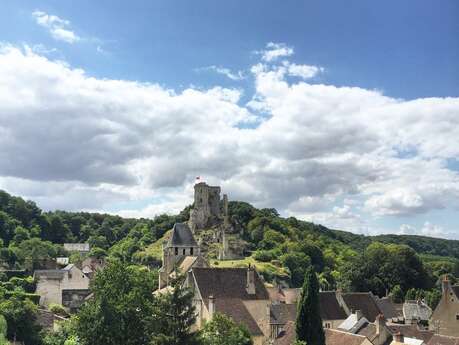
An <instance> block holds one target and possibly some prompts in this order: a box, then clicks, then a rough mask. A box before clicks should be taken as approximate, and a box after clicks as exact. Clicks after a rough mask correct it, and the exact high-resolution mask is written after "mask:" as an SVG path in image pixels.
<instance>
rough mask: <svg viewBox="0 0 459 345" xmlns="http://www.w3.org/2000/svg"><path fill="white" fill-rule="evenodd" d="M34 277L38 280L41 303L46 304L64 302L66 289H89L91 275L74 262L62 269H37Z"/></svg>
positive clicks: (37, 291)
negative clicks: (86, 273)
mask: <svg viewBox="0 0 459 345" xmlns="http://www.w3.org/2000/svg"><path fill="white" fill-rule="evenodd" d="M34 279H36V280H37V289H36V293H37V294H39V295H40V305H44V306H48V305H49V304H50V303H57V304H62V302H63V298H62V296H63V292H64V291H65V290H87V291H89V277H88V276H86V275H85V274H84V273H83V272H82V271H81V270H80V269H79V268H78V267H76V266H75V265H73V264H69V265H67V266H66V267H64V268H63V269H60V270H36V271H35V272H34Z"/></svg>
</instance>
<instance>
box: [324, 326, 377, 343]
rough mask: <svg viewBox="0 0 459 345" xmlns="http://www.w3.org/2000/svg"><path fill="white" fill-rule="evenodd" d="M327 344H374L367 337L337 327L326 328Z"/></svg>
mask: <svg viewBox="0 0 459 345" xmlns="http://www.w3.org/2000/svg"><path fill="white" fill-rule="evenodd" d="M325 344H326V345H373V344H372V342H371V341H370V340H368V338H367V337H365V336H363V335H358V334H352V333H347V332H344V331H340V330H337V329H328V328H327V329H325Z"/></svg>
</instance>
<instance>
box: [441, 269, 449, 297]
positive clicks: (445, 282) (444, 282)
mask: <svg viewBox="0 0 459 345" xmlns="http://www.w3.org/2000/svg"><path fill="white" fill-rule="evenodd" d="M450 289H451V283H450V281H449V279H448V276H447V275H446V274H445V275H444V276H443V279H442V281H441V291H442V293H443V296H445V295H447V294H448V291H449V290H450Z"/></svg>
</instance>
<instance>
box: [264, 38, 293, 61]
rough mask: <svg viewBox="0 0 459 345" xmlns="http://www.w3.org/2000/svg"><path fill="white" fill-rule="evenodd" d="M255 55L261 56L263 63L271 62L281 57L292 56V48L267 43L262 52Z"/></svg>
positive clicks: (282, 44)
mask: <svg viewBox="0 0 459 345" xmlns="http://www.w3.org/2000/svg"><path fill="white" fill-rule="evenodd" d="M257 53H259V54H260V55H261V59H262V60H263V61H266V62H273V61H275V60H277V59H279V58H281V57H287V56H291V55H293V48H292V47H289V46H288V45H286V44H284V43H274V42H269V43H268V44H266V48H265V49H264V50H262V51H259V52H257Z"/></svg>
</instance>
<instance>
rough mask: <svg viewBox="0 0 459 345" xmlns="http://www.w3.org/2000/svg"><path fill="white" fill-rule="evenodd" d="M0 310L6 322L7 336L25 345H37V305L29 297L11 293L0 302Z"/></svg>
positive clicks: (38, 341) (38, 338) (38, 342)
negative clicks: (23, 297)
mask: <svg viewBox="0 0 459 345" xmlns="http://www.w3.org/2000/svg"><path fill="white" fill-rule="evenodd" d="M0 310H1V312H2V314H3V316H4V317H5V319H6V321H7V323H8V332H7V337H8V339H10V340H16V341H23V342H24V343H25V345H39V344H40V343H41V340H40V335H39V332H40V327H39V326H38V325H37V324H36V322H35V321H36V315H37V307H36V305H34V304H33V303H32V302H31V301H30V300H29V299H22V298H21V297H20V296H17V295H13V296H11V297H10V298H9V299H7V300H4V301H2V302H0Z"/></svg>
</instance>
